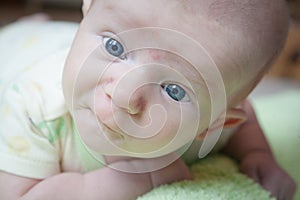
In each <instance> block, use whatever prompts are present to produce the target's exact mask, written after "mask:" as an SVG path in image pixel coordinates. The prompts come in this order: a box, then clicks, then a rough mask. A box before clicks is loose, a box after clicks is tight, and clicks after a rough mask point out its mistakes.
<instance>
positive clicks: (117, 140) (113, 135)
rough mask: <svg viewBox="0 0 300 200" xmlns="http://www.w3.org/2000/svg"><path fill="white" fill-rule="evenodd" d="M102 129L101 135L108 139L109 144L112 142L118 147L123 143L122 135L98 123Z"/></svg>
mask: <svg viewBox="0 0 300 200" xmlns="http://www.w3.org/2000/svg"><path fill="white" fill-rule="evenodd" d="M99 123H101V124H102V127H103V134H104V135H105V137H106V138H107V139H108V141H109V142H113V143H114V144H115V145H117V146H120V145H121V144H123V142H124V139H125V137H124V135H123V134H122V133H121V132H120V131H116V130H113V129H112V128H110V127H109V126H108V125H106V124H104V123H102V122H99Z"/></svg>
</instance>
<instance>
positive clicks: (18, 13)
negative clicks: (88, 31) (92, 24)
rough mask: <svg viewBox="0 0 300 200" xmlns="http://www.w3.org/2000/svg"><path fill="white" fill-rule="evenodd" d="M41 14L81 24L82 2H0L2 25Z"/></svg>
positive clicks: (56, 0)
mask: <svg viewBox="0 0 300 200" xmlns="http://www.w3.org/2000/svg"><path fill="white" fill-rule="evenodd" d="M40 12H43V13H47V14H48V15H50V16H51V18H52V19H54V20H64V21H76V22H79V21H80V20H81V18H82V15H81V0H0V25H5V24H7V23H9V22H12V21H14V20H16V19H18V18H20V17H23V16H27V15H31V14H34V13H40Z"/></svg>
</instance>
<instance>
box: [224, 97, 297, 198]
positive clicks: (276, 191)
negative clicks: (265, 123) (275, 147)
mask: <svg viewBox="0 0 300 200" xmlns="http://www.w3.org/2000/svg"><path fill="white" fill-rule="evenodd" d="M244 109H245V111H246V113H247V117H248V120H247V121H246V122H245V123H244V124H243V125H242V126H241V127H240V128H239V130H238V131H237V132H236V133H235V134H234V135H233V136H232V137H231V138H230V140H229V141H228V143H227V145H226V146H225V148H224V149H223V150H224V152H225V153H227V154H229V155H230V156H232V157H233V158H235V159H237V160H238V161H239V162H240V170H241V171H242V172H243V173H245V174H247V175H248V176H249V177H251V178H252V179H254V180H255V181H256V182H258V183H260V184H261V185H262V186H263V187H264V188H265V189H267V190H269V191H270V192H271V193H272V195H274V196H276V197H277V198H278V199H279V200H283V199H292V197H293V194H294V193H295V189H296V185H295V182H294V181H293V180H292V178H291V177H290V176H289V175H288V174H287V173H286V172H285V171H284V170H282V169H281V167H280V166H279V165H278V164H277V162H276V160H275V158H274V156H273V154H272V151H271V149H270V147H269V145H268V142H267V140H266V138H265V137H264V134H263V132H262V130H261V128H260V126H259V123H258V121H257V119H256V115H255V112H254V110H253V108H252V106H251V104H250V103H249V102H246V103H245V104H244Z"/></svg>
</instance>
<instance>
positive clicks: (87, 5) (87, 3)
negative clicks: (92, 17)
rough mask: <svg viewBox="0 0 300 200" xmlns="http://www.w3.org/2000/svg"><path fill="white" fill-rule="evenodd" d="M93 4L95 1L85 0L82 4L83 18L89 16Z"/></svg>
mask: <svg viewBox="0 0 300 200" xmlns="http://www.w3.org/2000/svg"><path fill="white" fill-rule="evenodd" d="M92 2H93V0H83V4H82V13H83V16H85V15H86V14H87V12H88V10H89V9H90V7H91V4H92Z"/></svg>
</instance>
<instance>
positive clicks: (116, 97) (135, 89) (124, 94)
mask: <svg viewBox="0 0 300 200" xmlns="http://www.w3.org/2000/svg"><path fill="white" fill-rule="evenodd" d="M138 71H139V70H138ZM145 80H146V76H145V74H144V73H141V72H135V71H134V70H133V71H131V72H128V73H124V74H122V75H120V76H114V77H112V78H110V79H109V81H106V83H105V84H103V89H104V91H105V94H106V95H107V96H109V97H110V98H111V100H112V102H113V104H114V105H115V106H117V107H119V108H121V109H123V110H125V111H126V112H128V113H129V114H131V115H136V114H139V113H142V112H143V111H144V110H145V107H146V104H147V102H148V95H149V93H151V92H150V90H151V88H150V87H149V86H147V83H146V82H145Z"/></svg>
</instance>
